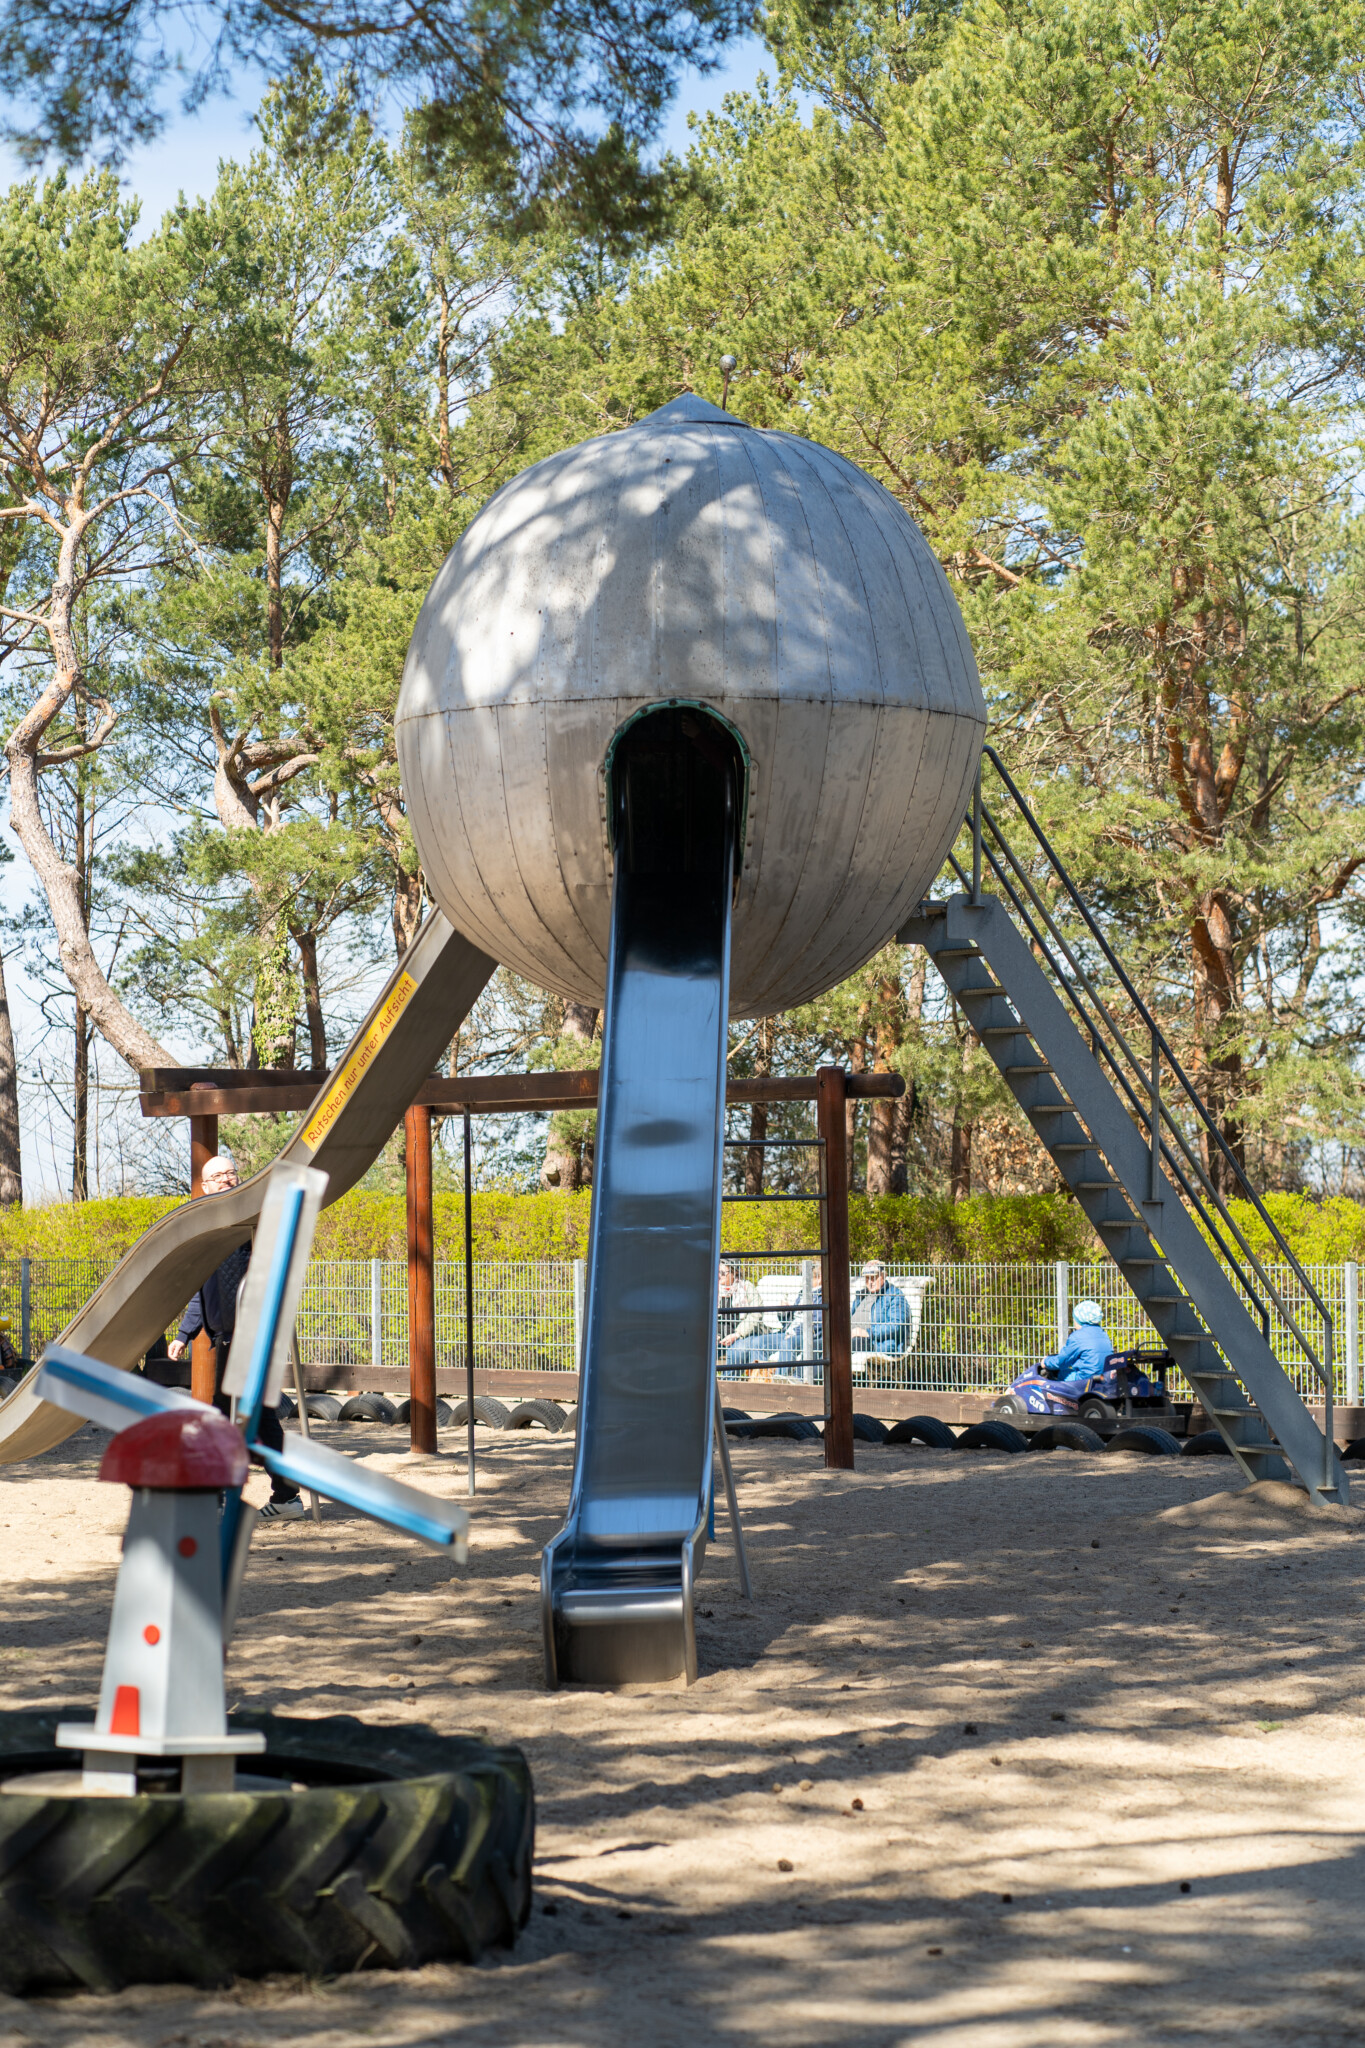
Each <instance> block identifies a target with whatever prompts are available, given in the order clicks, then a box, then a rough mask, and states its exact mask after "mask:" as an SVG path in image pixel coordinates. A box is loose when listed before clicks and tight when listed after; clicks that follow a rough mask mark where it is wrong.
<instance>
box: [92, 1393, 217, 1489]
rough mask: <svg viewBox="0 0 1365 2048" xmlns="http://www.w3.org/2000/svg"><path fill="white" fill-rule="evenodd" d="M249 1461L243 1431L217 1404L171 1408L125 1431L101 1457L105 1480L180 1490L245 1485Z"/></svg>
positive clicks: (101, 1472)
mask: <svg viewBox="0 0 1365 2048" xmlns="http://www.w3.org/2000/svg"><path fill="white" fill-rule="evenodd" d="M247 1470H248V1459H247V1454H246V1445H245V1444H244V1443H243V1441H242V1437H241V1432H240V1431H239V1430H236V1429H234V1428H233V1426H232V1424H231V1423H230V1422H229V1421H228V1419H227V1417H226V1416H225V1415H220V1414H219V1413H218V1410H217V1409H216V1408H200V1409H194V1408H171V1409H169V1410H167V1412H166V1413H165V1414H163V1415H148V1416H147V1417H146V1418H145V1419H144V1420H143V1421H142V1422H135V1423H134V1424H133V1426H132V1428H131V1429H124V1430H120V1431H119V1434H118V1435H117V1436H116V1437H115V1438H114V1441H113V1442H112V1443H111V1444H110V1446H109V1448H108V1449H107V1450H106V1452H105V1454H104V1456H103V1458H102V1459H101V1460H100V1478H101V1479H121V1480H122V1481H123V1483H124V1485H125V1486H155V1487H159V1488H163V1489H165V1490H166V1491H169V1492H175V1493H217V1492H218V1491H219V1489H220V1488H222V1487H224V1486H240V1485H241V1484H242V1483H243V1481H244V1480H245V1478H246V1475H247Z"/></svg>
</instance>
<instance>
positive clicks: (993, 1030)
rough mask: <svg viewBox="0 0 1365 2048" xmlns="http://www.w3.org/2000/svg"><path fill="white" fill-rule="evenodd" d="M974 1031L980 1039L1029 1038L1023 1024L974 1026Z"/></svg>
mask: <svg viewBox="0 0 1365 2048" xmlns="http://www.w3.org/2000/svg"><path fill="white" fill-rule="evenodd" d="M972 1029H973V1030H974V1031H975V1033H976V1035H977V1037H978V1038H1027V1037H1028V1032H1027V1031H1026V1029H1025V1028H1024V1026H1023V1025H1022V1024H974V1025H973V1026H972Z"/></svg>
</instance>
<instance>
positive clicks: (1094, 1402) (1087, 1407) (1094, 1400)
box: [1076, 1394, 1119, 1424]
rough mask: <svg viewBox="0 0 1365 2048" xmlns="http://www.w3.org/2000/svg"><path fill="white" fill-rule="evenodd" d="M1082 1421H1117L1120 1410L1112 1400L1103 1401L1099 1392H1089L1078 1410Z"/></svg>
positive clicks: (1106, 1422)
mask: <svg viewBox="0 0 1365 2048" xmlns="http://www.w3.org/2000/svg"><path fill="white" fill-rule="evenodd" d="M1076 1413H1077V1415H1078V1416H1079V1417H1080V1419H1081V1421H1082V1422H1087V1423H1096V1422H1103V1423H1105V1424H1108V1423H1111V1422H1117V1421H1118V1419H1119V1411H1118V1409H1117V1408H1116V1407H1115V1406H1114V1404H1113V1402H1112V1401H1102V1400H1101V1399H1100V1397H1099V1395H1098V1394H1087V1396H1086V1398H1085V1399H1084V1400H1083V1401H1082V1402H1081V1404H1080V1406H1079V1407H1078V1408H1077V1410H1076Z"/></svg>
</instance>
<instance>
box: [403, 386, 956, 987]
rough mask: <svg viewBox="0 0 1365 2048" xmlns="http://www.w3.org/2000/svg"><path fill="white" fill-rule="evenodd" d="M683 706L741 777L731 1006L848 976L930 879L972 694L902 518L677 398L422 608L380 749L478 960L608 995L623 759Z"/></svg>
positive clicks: (496, 518) (501, 523)
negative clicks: (737, 756)
mask: <svg viewBox="0 0 1365 2048" xmlns="http://www.w3.org/2000/svg"><path fill="white" fill-rule="evenodd" d="M665 704H694V705H697V706H700V707H703V708H704V709H705V710H707V711H709V712H711V713H712V714H714V715H715V716H717V717H719V718H721V719H723V720H724V721H725V722H726V724H727V725H728V726H729V727H730V729H731V732H732V733H733V735H734V737H735V739H736V740H737V742H738V744H739V747H740V750H741V752H742V755H743V760H744V766H745V784H746V786H745V793H744V821H743V863H742V868H741V871H740V875H739V881H738V887H737V892H736V896H735V902H734V920H733V940H732V948H731V976H730V1009H731V1014H732V1015H734V1016H766V1015H769V1014H770V1013H772V1012H773V1011H776V1010H781V1009H787V1008H790V1007H791V1006H792V1005H793V1004H795V1003H800V1002H803V1001H806V1000H808V999H809V998H810V997H812V996H815V995H817V994H819V993H820V992H821V991H822V990H824V989H826V988H829V987H832V986H833V985H834V984H835V983H836V982H838V981H842V980H843V979H844V978H845V977H846V976H847V975H849V974H852V973H853V972H854V971H855V970H856V969H857V968H858V967H860V966H861V965H862V964H863V962H864V961H866V960H867V959H869V958H870V957H871V955H872V954H873V953H875V952H876V951H877V950H878V948H879V947H881V946H883V945H884V944H885V943H886V942H887V940H888V939H889V938H890V937H891V936H892V934H893V933H894V932H895V931H896V929H897V927H898V926H899V925H900V924H901V923H902V922H903V921H904V919H905V918H906V917H907V916H908V914H909V913H910V911H911V910H912V909H913V908H914V906H915V904H916V903H917V902H918V901H919V899H920V897H921V895H922V894H923V892H924V890H925V889H926V888H927V887H928V885H929V884H930V882H931V881H932V880H933V877H934V875H935V874H936V873H937V871H938V868H939V866H940V864H941V862H942V860H943V857H944V855H945V853H946V851H947V849H948V847H949V846H950V845H951V843H952V839H953V835H954V833H955V831H956V829H957V826H958V823H959V821H960V820H961V818H962V815H963V811H964V809H965V806H966V803H967V799H968V795H969V792H970V789H971V784H972V778H973V775H974V773H975V770H976V764H977V760H978V757H979V754H980V748H981V741H982V737H983V735H984V732H985V725H986V707H985V700H984V698H983V696H982V693H981V686H980V682H979V680H978V678H977V672H976V664H975V662H974V660H973V658H972V651H971V647H970V645H969V643H968V640H967V634H966V630H965V628H964V626H963V623H962V618H961V615H960V613H959V611H958V608H957V605H956V603H955V601H954V599H953V596H952V593H951V591H950V590H949V588H948V583H947V579H946V578H945V576H944V575H943V572H942V570H941V569H940V567H939V564H938V562H937V561H936V559H935V558H934V556H933V554H932V552H931V551H930V549H929V547H928V545H927V543H926V542H925V540H924V538H923V536H922V535H921V534H920V532H919V530H918V529H917V528H916V527H915V525H914V524H913V522H912V521H911V520H910V519H908V518H907V517H906V515H905V513H904V512H903V511H902V510H901V508H900V506H899V505H898V504H897V503H896V501H895V499H894V498H892V497H891V496H890V494H889V493H888V492H887V491H885V490H884V489H883V488H882V486H881V485H880V484H878V483H876V482H874V481H873V480H872V478H870V477H869V476H867V475H866V474H865V473H864V472H863V471H862V470H860V469H859V468H858V467H857V466H856V465H855V464H854V463H852V462H848V461H846V460H845V459H844V457H843V456H840V455H836V454H834V453H833V452H832V451H831V450H829V449H827V448H822V447H820V446H818V445H817V444H816V443H814V442H812V441H804V440H802V439H800V438H799V437H798V436H796V435H793V434H784V433H770V432H766V431H763V430H760V429H758V428H754V427H749V426H747V425H745V423H744V422H743V421H742V420H738V419H736V418H734V417H733V416H732V415H731V414H729V413H725V412H722V411H720V410H719V408H718V407H716V406H713V405H709V404H708V403H707V402H706V401H705V400H704V399H699V398H693V397H685V398H679V399H676V400H674V402H673V403H672V404H671V405H665V406H662V407H661V408H660V409H659V411H657V412H654V413H650V414H649V415H648V417H647V418H645V419H642V420H641V421H639V422H638V424H637V425H635V426H632V427H628V428H625V429H623V430H622V431H620V432H619V433H613V434H606V435H603V436H601V437H600V438H598V439H595V440H591V441H585V442H583V443H581V444H580V445H579V446H578V447H575V448H568V449H565V450H564V451H563V452H562V453H561V454H558V455H552V456H550V457H549V458H548V459H547V460H545V461H543V462H539V463H537V464H536V465H535V466H534V467H533V468H531V469H528V470H526V471H525V472H524V473H523V474H522V475H521V476H519V477H516V478H515V479H514V480H513V481H512V482H511V483H510V484H508V485H506V486H505V487H504V489H502V490H501V491H499V492H498V494H497V496H496V497H494V498H493V499H492V500H490V502H489V503H488V504H487V505H486V506H485V507H484V509H483V510H482V511H481V512H480V513H479V514H478V516H477V517H476V518H475V519H474V520H473V521H472V522H471V523H470V525H469V526H468V527H467V529H466V530H465V532H464V534H463V535H462V536H461V538H460V539H459V540H458V541H457V542H456V544H455V546H454V547H453V548H452V550H451V552H450V554H449V555H448V556H447V558H446V561H445V563H444V564H443V566H442V568H441V569H440V571H439V573H438V575H437V577H436V580H435V582H434V583H433V584H432V587H431V590H430V592H429V594H428V596H427V599H426V602H425V603H424V605H423V606H422V611H421V615H420V617H419V619H418V621H417V627H416V630H415V632H414V634H413V637H412V645H411V648H410V650H409V653H408V659H407V666H406V668H405V671H404V676H403V687H402V691H401V694H400V696H399V701H398V712H397V736H398V755H399V763H400V768H401V772H402V777H403V784H404V788H405V791H406V794H407V801H408V806H409V814H410V816H411V819H412V826H413V832H414V835H415V837H416V841H417V845H418V849H419V851H420V853H421V857H422V864H423V868H424V870H425V873H426V877H427V882H428V886H429V887H430V889H431V892H432V894H433V896H434V897H435V899H436V901H437V903H439V905H440V907H441V909H442V910H443V911H444V912H445V914H446V916H447V917H448V918H450V920H451V921H452V923H453V924H455V925H456V926H457V927H458V928H459V929H460V930H461V931H463V932H464V933H465V934H466V935H467V936H468V937H469V938H470V939H472V940H473V941H474V943H475V944H476V945H478V946H480V947H482V948H483V950H484V951H485V952H488V953H490V954H492V956H493V957H494V958H495V959H497V960H501V961H503V962H504V963H506V964H507V965H508V966H510V967H512V968H514V969H515V970H516V971H517V972H518V973H519V974H523V975H525V976H527V977H528V978H529V979H530V980H532V981H534V982H536V983H538V984H539V985H540V986H542V987H546V988H550V989H553V990H556V991H557V992H558V993H560V994H562V995H565V996H568V997H571V998H574V999H576V1000H578V1001H580V1002H590V1003H600V1002H601V1000H602V996H603V989H604V985H605V978H606V954H607V946H608V935H609V927H610V913H611V884H612V848H611V835H610V831H609V825H608V820H609V817H610V815H611V813H610V809H609V802H608V789H609V781H610V776H611V759H612V753H613V748H614V744H615V742H616V739H617V737H618V735H619V734H620V733H621V732H622V730H623V728H625V727H626V726H628V725H629V724H630V722H631V720H632V719H633V718H635V717H636V716H637V715H639V714H640V713H641V712H644V711H648V710H650V709H653V708H655V707H658V706H661V705H665Z"/></svg>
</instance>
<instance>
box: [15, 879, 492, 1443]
mask: <svg viewBox="0 0 1365 2048" xmlns="http://www.w3.org/2000/svg"><path fill="white" fill-rule="evenodd" d="M495 965H496V962H494V961H492V960H490V959H489V957H488V955H487V954H486V953H481V952H480V951H479V949H478V948H477V946H473V945H471V944H470V942H469V940H468V939H466V938H465V937H464V936H463V935H462V934H461V933H460V932H457V931H456V930H455V928H454V926H453V925H452V924H450V922H449V921H448V919H447V918H445V917H444V916H443V915H442V913H441V912H440V911H436V912H434V913H433V914H432V916H430V917H429V918H428V919H427V921H426V923H425V924H424V925H423V926H422V929H421V931H420V932H418V934H417V937H416V938H415V939H414V940H413V942H412V944H411V946H409V948H408V950H407V952H406V953H405V954H404V955H403V958H402V960H401V961H400V962H399V964H398V966H397V967H396V968H395V969H394V971H393V973H392V975H391V976H390V977H389V980H388V981H387V982H386V984H385V986H384V989H383V992H382V993H381V995H380V996H379V999H378V1001H377V1002H376V1003H375V1004H374V1005H373V1007H372V1008H371V1010H370V1012H369V1015H368V1016H367V1017H366V1018H365V1021H364V1022H363V1024H362V1025H361V1026H360V1029H359V1030H358V1031H357V1032H356V1034H355V1037H354V1038H353V1039H352V1040H351V1043H350V1045H349V1046H348V1047H347V1048H346V1051H345V1052H344V1053H343V1055H342V1057H341V1059H340V1060H339V1061H338V1063H337V1065H336V1067H335V1068H334V1070H333V1072H332V1074H331V1076H330V1077H329V1079H328V1080H327V1081H325V1082H324V1083H323V1086H322V1088H321V1089H320V1091H319V1093H318V1097H317V1100H316V1101H315V1102H314V1103H313V1105H312V1107H311V1108H310V1109H309V1111H308V1113H307V1115H306V1116H305V1117H304V1119H303V1121H302V1123H301V1124H300V1125H299V1128H298V1130H297V1131H296V1132H295V1133H294V1136H293V1137H292V1138H291V1139H290V1141H289V1143H288V1145H287V1146H286V1147H285V1149H284V1151H283V1152H282V1153H281V1155H280V1157H281V1158H282V1159H287V1160H289V1161H291V1162H292V1163H294V1164H297V1165H304V1166H318V1167H321V1168H322V1169H323V1170H324V1171H325V1172H326V1174H327V1196H326V1199H327V1201H328V1202H335V1201H336V1199H337V1197H338V1196H339V1195H344V1194H345V1193H346V1191H347V1189H348V1188H351V1187H354V1185H355V1183H356V1182H357V1181H358V1180H359V1179H360V1178H361V1176H362V1175H363V1174H364V1173H365V1172H366V1171H367V1169H368V1168H369V1167H370V1166H371V1165H373V1163H374V1161H375V1159H376V1158H377V1157H378V1156H379V1153H380V1152H381V1151H382V1150H383V1147H384V1144H385V1141H386V1140H387V1139H388V1137H389V1135H390V1133H391V1132H392V1131H393V1130H394V1128H395V1127H396V1125H397V1124H398V1123H399V1121H400V1120H401V1118H402V1117H403V1115H404V1113H405V1112H406V1110H407V1109H408V1107H409V1105H410V1103H411V1102H412V1100H413V1098H414V1096H415V1095H416V1093H417V1091H418V1089H419V1088H420V1087H421V1085H422V1083H423V1081H424V1080H425V1079H426V1078H427V1076H428V1075H429V1074H430V1073H431V1072H432V1071H433V1070H434V1068H435V1066H436V1063H437V1061H438V1060H439V1059H440V1057H441V1054H442V1052H443V1051H444V1050H445V1048H446V1046H447V1045H449V1043H450V1041H451V1039H452V1038H453V1037H454V1035H455V1033H456V1032H457V1031H458V1030H459V1028H460V1025H461V1024H462V1023H463V1021H464V1019H465V1018H466V1017H467V1016H468V1014H469V1012H470V1010H471V1009H472V1008H473V1005H474V1003H475V1001H476V1000H477V998H478V996H479V994H480V992H481V990H482V989H483V987H484V985H485V984H486V982H487V981H488V979H489V977H490V975H491V974H492V973H493V970H494V967H495ZM269 1180H270V1169H269V1168H266V1169H265V1170H264V1171H263V1172H261V1173H257V1174H254V1175H253V1176H252V1178H251V1179H250V1180H248V1181H243V1182H242V1184H241V1186H240V1187H236V1188H232V1189H231V1190H229V1192H228V1193H227V1194H223V1195H203V1196H201V1197H200V1198H199V1199H198V1200H197V1201H193V1202H185V1203H183V1204H182V1205H181V1206H180V1208H178V1209H173V1210H172V1211H171V1213H170V1214H169V1215H168V1216H163V1217H161V1219H160V1220H159V1221H158V1222H156V1223H154V1224H153V1225H152V1227H151V1229H150V1230H148V1231H145V1232H144V1233H143V1235H142V1236H141V1237H140V1238H139V1239H138V1241H137V1243H136V1244H135V1245H134V1246H133V1247H132V1249H131V1250H130V1251H129V1252H127V1253H126V1254H125V1256H124V1257H123V1258H122V1259H121V1260H120V1261H119V1263H118V1265H117V1266H115V1268H114V1270H113V1272H112V1273H111V1274H110V1275H109V1277H108V1279H107V1280H105V1281H104V1282H103V1283H102V1284H101V1285H100V1286H99V1287H97V1288H96V1290H95V1292H94V1293H93V1294H92V1295H91V1297H90V1299H89V1300H88V1301H87V1302H86V1303H85V1304H84V1305H83V1306H82V1308H81V1309H80V1310H79V1311H78V1312H77V1314H76V1315H75V1316H74V1317H73V1318H72V1320H71V1321H70V1322H69V1323H68V1324H67V1326H66V1328H65V1329H64V1330H63V1331H62V1332H61V1335H60V1337H59V1338H58V1339H57V1342H58V1343H60V1344H62V1345H64V1346H66V1347H67V1348H68V1349H69V1350H71V1351H80V1352H84V1353H85V1354H86V1355H87V1356H88V1357H91V1358H98V1359H102V1360H103V1361H104V1363H105V1364H106V1365H118V1366H125V1367H126V1366H132V1365H133V1364H135V1363H136V1361H137V1360H138V1359H139V1358H140V1357H141V1356H142V1354H143V1352H144V1351H145V1350H146V1349H147V1346H148V1345H149V1344H150V1343H151V1342H152V1341H153V1339H154V1338H156V1337H158V1336H160V1334H161V1332H162V1331H163V1330H164V1329H165V1328H166V1327H167V1325H168V1324H169V1323H170V1322H171V1320H172V1319H173V1318H174V1317H175V1316H177V1315H178V1314H179V1313H180V1311H181V1309H182V1308H183V1307H184V1306H185V1303H186V1302H187V1301H188V1300H189V1298H190V1296H191V1295H192V1294H193V1293H194V1290H195V1289H196V1287H198V1286H199V1285H200V1284H201V1283H202V1282H203V1281H204V1280H205V1279H206V1278H207V1277H208V1275H209V1274H210V1273H211V1272H212V1271H213V1269H214V1267H215V1266H216V1265H218V1264H219V1262H220V1261H221V1260H222V1259H224V1258H225V1257H226V1256H227V1254H228V1253H229V1252H230V1251H232V1250H233V1248H234V1247H235V1246H237V1245H239V1244H241V1243H242V1241H243V1239H244V1238H245V1237H247V1236H248V1235H249V1234H250V1232H251V1230H252V1228H253V1226H254V1225H255V1222H256V1219H257V1217H258V1216H259V1214H260V1210H261V1204H262V1202H263V1201H264V1200H265V1195H266V1189H267V1187H268V1185H269ZM36 1377H37V1375H36V1373H30V1374H29V1375H28V1376H27V1378H26V1379H25V1380H24V1381H23V1382H22V1384H21V1385H20V1386H18V1387H16V1388H15V1390H14V1392H13V1393H12V1394H10V1395H9V1397H8V1398H7V1399H6V1400H4V1401H0V1464H4V1465H9V1464H14V1463H16V1462H17V1461H18V1460H19V1459H21V1458H33V1457H37V1456H38V1455H39V1454H40V1453H41V1452H43V1451H50V1450H51V1449H52V1448H53V1447H54V1445H56V1444H59V1443H61V1442H63V1441H64V1439H65V1438H67V1437H68V1436H71V1435H72V1434H73V1433H74V1432H75V1431H76V1430H78V1429H79V1428H80V1427H81V1426H82V1418H81V1417H80V1416H78V1415H69V1414H65V1413H64V1412H63V1411H62V1410H61V1409H60V1408H55V1407H53V1406H52V1405H51V1404H50V1403H49V1402H47V1401H43V1400H41V1399H40V1398H39V1396H38V1395H37V1394H36V1393H35V1392H34V1386H33V1383H34V1380H35V1378H36Z"/></svg>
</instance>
